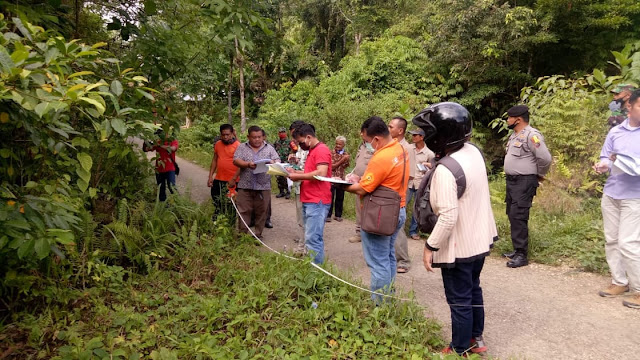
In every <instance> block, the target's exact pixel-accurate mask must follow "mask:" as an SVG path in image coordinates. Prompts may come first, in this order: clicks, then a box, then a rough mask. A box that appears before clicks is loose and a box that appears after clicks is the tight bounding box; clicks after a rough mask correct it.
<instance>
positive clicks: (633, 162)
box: [611, 154, 640, 176]
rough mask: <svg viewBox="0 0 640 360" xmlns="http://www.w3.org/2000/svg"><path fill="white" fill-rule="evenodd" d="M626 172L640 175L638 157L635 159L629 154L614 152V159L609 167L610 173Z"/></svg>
mask: <svg viewBox="0 0 640 360" xmlns="http://www.w3.org/2000/svg"><path fill="white" fill-rule="evenodd" d="M618 174H627V175H631V176H640V159H635V158H633V157H631V156H629V155H624V154H616V161H614V162H613V166H612V167H611V175H618Z"/></svg>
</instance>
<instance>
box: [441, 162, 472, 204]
mask: <svg viewBox="0 0 640 360" xmlns="http://www.w3.org/2000/svg"><path fill="white" fill-rule="evenodd" d="M437 165H444V166H445V167H446V168H447V169H449V171H451V173H452V174H453V177H454V178H455V179H456V185H457V188H458V199H460V198H461V197H462V194H464V191H465V190H466V189H467V178H466V177H465V175H464V171H463V170H462V167H461V166H460V163H458V162H457V161H456V160H455V159H454V158H452V157H451V156H445V157H443V158H442V159H440V160H439V161H438V163H437V164H436V166H437ZM434 169H435V166H434Z"/></svg>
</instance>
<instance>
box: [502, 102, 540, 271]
mask: <svg viewBox="0 0 640 360" xmlns="http://www.w3.org/2000/svg"><path fill="white" fill-rule="evenodd" d="M507 115H508V116H509V118H508V119H507V127H508V128H509V129H512V130H513V133H512V134H511V136H509V141H508V142H507V154H506V155H505V157H504V172H505V174H506V177H507V195H506V199H505V202H506V203H507V215H508V216H509V223H510V224H511V242H512V243H513V251H512V252H510V253H506V254H503V256H504V257H506V258H508V259H509V261H507V266H508V267H510V268H517V267H521V266H526V265H528V264H529V261H528V260H527V253H528V249H529V209H530V208H531V205H532V204H533V197H534V196H535V195H536V189H537V188H538V184H539V182H540V181H542V180H544V176H545V175H546V174H547V172H548V171H549V167H551V153H549V149H547V145H546V144H545V142H544V137H543V136H542V134H541V133H540V132H539V131H538V130H536V129H534V128H532V127H531V126H529V108H528V107H527V106H526V105H516V106H514V107H512V108H510V109H509V110H507Z"/></svg>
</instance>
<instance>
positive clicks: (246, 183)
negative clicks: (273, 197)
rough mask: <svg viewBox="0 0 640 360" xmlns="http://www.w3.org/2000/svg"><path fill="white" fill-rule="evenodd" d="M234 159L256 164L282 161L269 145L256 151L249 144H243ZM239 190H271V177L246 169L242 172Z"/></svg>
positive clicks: (263, 145)
mask: <svg viewBox="0 0 640 360" xmlns="http://www.w3.org/2000/svg"><path fill="white" fill-rule="evenodd" d="M233 159H234V160H235V159H240V160H243V161H249V162H255V161H258V160H264V159H269V160H272V161H273V162H277V161H280V157H279V156H278V153H277V152H276V150H275V149H274V148H273V146H271V145H269V144H262V147H261V148H260V149H258V150H257V151H255V150H254V149H253V148H252V147H251V145H249V143H248V142H246V143H242V144H241V145H239V146H238V148H237V149H236V152H235V154H234V155H233ZM238 189H248V190H271V175H268V174H267V173H261V174H254V173H253V169H249V168H244V169H242V170H240V181H239V182H238Z"/></svg>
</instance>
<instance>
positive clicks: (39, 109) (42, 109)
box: [34, 102, 53, 118]
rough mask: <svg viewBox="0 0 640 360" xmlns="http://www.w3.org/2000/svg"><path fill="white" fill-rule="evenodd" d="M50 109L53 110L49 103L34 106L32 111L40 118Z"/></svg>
mask: <svg viewBox="0 0 640 360" xmlns="http://www.w3.org/2000/svg"><path fill="white" fill-rule="evenodd" d="M52 109H53V106H51V103H49V102H41V103H39V104H38V105H36V108H35V109H34V111H35V112H36V114H38V116H39V117H40V118H42V117H43V116H44V115H45V114H46V113H48V112H49V111H51V110H52Z"/></svg>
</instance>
